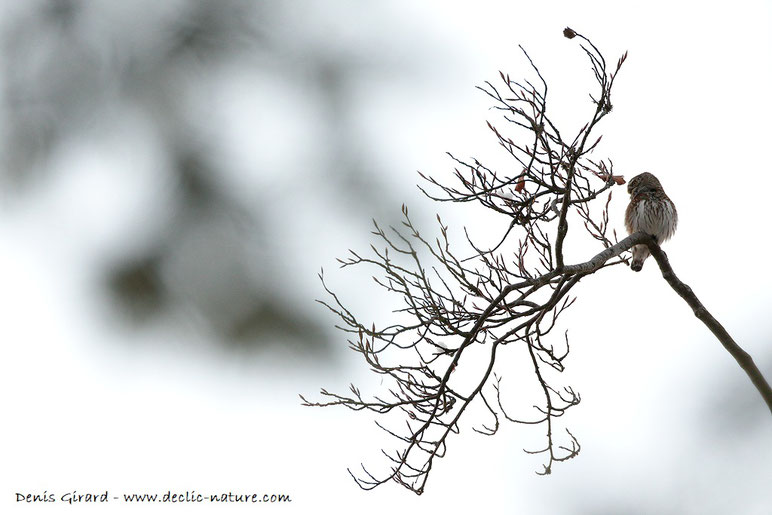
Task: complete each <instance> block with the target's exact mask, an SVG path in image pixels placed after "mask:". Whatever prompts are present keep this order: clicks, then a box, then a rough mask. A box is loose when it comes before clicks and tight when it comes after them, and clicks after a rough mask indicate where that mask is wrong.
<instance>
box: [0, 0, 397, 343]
mask: <svg viewBox="0 0 772 515" xmlns="http://www.w3.org/2000/svg"><path fill="white" fill-rule="evenodd" d="M142 3H143V4H144V7H142V5H133V6H131V7H127V5H131V4H132V3H129V4H122V3H120V2H116V3H114V4H113V3H110V2H105V3H99V4H96V3H90V2H81V1H76V0H51V1H45V2H30V3H28V4H27V5H25V6H24V7H23V8H19V9H17V10H16V12H14V16H15V18H14V20H13V23H6V29H5V31H4V33H3V34H2V59H3V64H2V66H3V70H2V74H3V79H2V80H3V83H4V84H3V86H4V90H3V105H2V116H3V117H4V118H5V120H4V122H5V124H4V125H5V131H4V133H3V134H2V138H3V140H4V141H3V142H2V143H3V148H4V152H5V155H4V166H3V176H2V178H3V180H4V183H5V184H4V186H5V187H6V188H8V189H9V190H11V191H13V192H15V194H19V195H23V193H24V189H25V186H27V185H29V184H31V183H35V182H40V181H47V180H51V179H52V177H51V176H52V175H53V174H55V172H56V169H55V167H52V166H50V162H49V160H48V158H50V157H51V156H52V155H53V154H54V152H55V151H56V150H57V148H60V147H62V146H65V145H67V144H69V142H71V141H73V140H76V139H77V138H89V137H90V136H89V131H93V130H94V127H95V126H99V127H102V126H103V125H102V124H104V123H105V122H104V120H109V119H110V117H111V116H112V117H116V116H120V112H121V111H120V110H121V109H124V108H126V107H127V106H130V107H131V108H132V110H133V111H132V112H134V113H136V112H137V111H139V112H140V113H141V115H142V116H143V117H144V118H145V121H146V122H149V123H150V125H151V126H152V127H154V129H155V132H156V133H157V134H158V135H159V137H160V138H161V142H160V143H161V147H162V149H163V151H164V152H165V153H166V154H167V155H166V162H167V163H170V165H168V164H167V165H166V166H159V170H158V173H162V174H171V176H172V177H171V178H170V181H168V182H170V183H171V184H174V185H176V188H177V191H175V192H174V195H172V197H173V203H174V205H173V206H171V208H170V209H168V212H169V213H171V215H170V216H169V217H168V220H165V221H164V222H163V224H164V225H163V229H162V231H161V235H160V236H154V237H151V238H149V239H150V240H151V242H150V243H149V244H145V245H143V246H142V248H140V249H137V251H136V252H135V253H134V254H133V255H124V256H121V257H120V258H117V259H116V258H114V257H113V258H110V259H109V260H108V262H105V263H103V267H104V269H103V271H102V273H103V277H104V281H103V282H104V285H105V288H104V292H105V294H106V295H107V296H108V297H109V298H110V299H111V300H112V304H113V305H115V306H116V307H117V309H118V310H119V312H120V313H122V314H124V315H126V316H125V319H126V320H127V321H128V322H130V323H135V324H142V323H146V322H147V321H149V320H152V319H158V318H159V317H163V316H166V315H169V314H170V313H171V312H172V311H177V312H179V311H180V310H181V309H182V310H183V311H184V310H186V309H188V308H189V307H190V306H193V307H194V309H195V310H196V311H197V313H200V315H201V316H199V317H198V318H200V319H201V320H203V322H204V323H205V324H206V325H207V327H209V329H211V330H213V331H214V332H215V333H216V334H218V335H219V336H220V337H221V339H224V340H225V341H231V342H240V343H241V344H257V345H262V344H264V343H266V342H267V340H268V339H269V338H267V337H268V336H271V335H284V336H290V339H291V340H293V341H296V342H298V344H299V345H301V346H303V345H305V346H306V348H305V349H304V350H317V351H321V350H322V349H321V348H320V347H323V346H324V345H323V343H324V342H326V341H327V340H326V338H325V336H324V330H323V329H321V328H320V325H319V324H317V322H316V319H315V318H314V315H312V314H311V313H315V311H312V310H313V309H315V306H314V304H313V303H312V302H311V299H310V298H308V299H307V298H299V296H298V293H297V292H295V293H293V292H289V291H288V290H290V288H287V287H286V286H285V285H283V284H282V281H281V280H279V279H277V276H276V274H277V271H280V270H281V269H282V264H283V263H282V261H283V257H282V256H281V255H280V254H281V252H280V250H278V249H276V248H275V247H276V242H275V241H271V240H270V239H268V238H266V236H265V231H264V230H262V226H263V223H264V218H265V216H264V215H265V213H264V211H263V210H264V209H267V208H266V207H265V206H262V205H256V206H255V205H249V206H245V205H242V204H243V201H239V200H237V199H236V198H235V196H234V195H232V194H230V192H229V191H227V189H226V187H225V186H224V185H222V184H221V181H220V180H219V179H218V177H221V176H222V175H223V174H222V173H221V172H222V171H223V168H224V167H227V166H229V164H228V163H225V162H222V161H223V160H218V159H217V158H216V157H212V156H216V155H217V153H216V152H214V153H212V152H209V151H208V150H210V149H207V148H206V145H204V144H203V143H202V142H205V141H209V140H210V139H211V138H208V134H207V131H217V128H216V127H211V126H210V123H209V122H208V120H206V119H202V115H200V114H199V111H201V110H198V109H196V106H191V105H190V102H191V100H188V98H187V97H185V95H184V93H185V92H186V91H189V90H190V88H191V84H194V83H195V82H196V81H199V82H201V83H202V86H201V88H202V89H201V91H202V92H203V93H201V96H199V97H196V96H194V98H198V99H199V100H200V99H201V98H206V91H207V90H206V85H207V80H208V79H209V78H210V77H212V76H216V75H217V73H218V67H219V66H220V65H221V64H222V62H223V61H228V62H231V63H232V62H233V61H234V60H236V61H237V62H242V61H243V66H244V67H258V68H261V67H264V68H266V69H267V70H268V71H267V73H279V74H281V73H288V74H292V73H296V72H295V71H292V70H291V68H292V67H295V66H297V63H298V62H301V63H302V65H303V66H304V67H306V68H307V70H308V71H307V73H306V74H305V80H309V81H314V82H315V85H314V86H313V87H315V88H316V89H317V90H318V91H320V92H322V94H321V95H318V98H319V102H322V103H326V104H327V105H324V106H320V107H321V108H322V109H321V110H322V112H326V113H327V115H326V119H325V123H327V124H328V126H327V127H326V128H324V129H325V130H324V134H320V138H321V137H322V136H323V139H324V140H325V141H324V143H325V144H329V145H330V146H331V147H332V149H333V151H334V152H333V154H334V157H331V160H332V159H334V160H336V161H335V162H329V163H320V165H319V171H318V172H317V173H319V174H330V175H331V176H330V177H325V179H324V181H323V182H325V183H327V184H331V186H330V187H328V188H327V189H326V190H325V189H321V190H320V191H319V194H321V195H327V196H328V197H330V201H331V202H339V201H340V199H342V198H348V199H360V201H361V202H354V203H353V204H354V209H359V210H366V209H373V206H374V205H376V206H377V205H378V204H381V205H382V204H383V203H384V202H385V200H384V198H383V195H382V192H379V195H373V194H370V195H367V196H363V195H362V193H363V192H365V191H368V190H371V191H372V188H368V187H367V185H368V183H369V182H373V181H374V180H375V179H374V178H373V177H374V175H375V172H374V167H373V163H369V164H368V165H367V166H365V163H364V159H363V158H362V157H361V156H362V154H363V152H362V150H361V149H356V148H352V147H351V146H350V145H347V142H346V140H347V139H348V137H349V135H350V131H351V130H352V129H351V127H346V117H345V113H344V112H343V111H345V104H346V99H345V95H346V94H347V92H346V88H348V87H349V84H348V83H349V82H350V78H351V76H352V75H355V74H356V70H353V68H352V67H354V68H355V67H356V66H358V65H357V64H356V63H355V62H352V61H351V60H350V59H348V58H347V57H345V56H341V55H338V54H336V53H334V52H328V53H324V50H323V49H320V48H317V47H315V46H313V45H309V48H307V49H305V50H304V49H303V48H302V44H301V49H300V50H299V51H298V50H297V46H298V43H297V41H294V38H293V35H292V34H291V33H287V32H282V30H277V29H276V27H277V26H281V25H282V19H281V17H282V16H284V15H285V14H284V13H282V12H281V3H277V2H252V1H246V0H245V1H239V0H223V1H183V2H174V3H169V4H166V3H164V2H161V3H153V2H140V4H142ZM116 9H117V11H116ZM122 9H130V10H131V11H132V17H129V19H127V20H126V23H133V24H134V25H135V28H136V30H139V31H146V33H142V34H139V35H138V34H137V33H136V31H135V30H132V29H129V30H127V29H126V28H125V27H123V28H122V29H123V30H117V29H120V28H121V27H120V26H119V25H120V24H122V23H123V22H124V20H123V19H122V16H121V12H120V11H121V10H122ZM138 12H140V13H142V14H141V15H138V14H137V13H138ZM143 17H144V18H143ZM113 29H116V30H113ZM268 29H270V30H268ZM290 39H292V40H293V41H290ZM289 43H291V44H292V45H290V46H293V45H294V46H293V48H294V50H293V52H295V55H294V57H293V58H292V59H288V57H287V56H288V51H287V50H286V48H285V46H286V45H287V44H289ZM312 46H313V48H312ZM306 51H307V55H303V52H306ZM298 52H300V54H301V55H300V56H298V55H297V53H298ZM352 70H353V71H352ZM271 101H272V99H270V98H266V99H265V102H271ZM116 112H117V113H118V114H117V115H116ZM107 123H109V122H107ZM97 124H100V125H97ZM108 130H109V129H108ZM255 144H256V146H258V147H259V145H260V142H259V141H256V142H255ZM135 151H136V153H141V152H143V149H142V148H137V149H136V150H135ZM256 173H257V174H260V173H261V171H260V170H257V171H256ZM368 177H369V178H368ZM353 178H356V180H352V179H353ZM320 182H322V181H320ZM120 194H121V192H120V191H116V192H115V195H116V196H117V195H120ZM376 209H379V208H377V207H376ZM361 214H362V215H363V216H365V218H367V217H368V216H369V215H370V214H371V213H368V212H362V213H361ZM287 237H295V238H302V237H303V236H302V235H287ZM254 249H259V251H258V252H255V250H254ZM293 295H294V296H293Z"/></svg>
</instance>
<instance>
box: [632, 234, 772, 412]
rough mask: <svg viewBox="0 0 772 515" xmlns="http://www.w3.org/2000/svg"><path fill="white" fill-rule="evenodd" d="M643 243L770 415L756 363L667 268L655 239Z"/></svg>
mask: <svg viewBox="0 0 772 515" xmlns="http://www.w3.org/2000/svg"><path fill="white" fill-rule="evenodd" d="M645 243H646V245H648V247H649V251H650V252H651V255H652V256H654V259H656V260H657V264H658V265H659V269H660V271H661V272H662V277H664V278H665V280H666V281H667V283H668V284H669V285H670V287H671V288H673V290H675V292H676V293H677V294H678V295H680V297H681V298H682V299H684V300H685V301H686V303H687V304H688V305H689V307H690V308H692V311H694V316H696V317H697V318H698V319H699V320H700V321H701V322H702V323H703V324H705V326H706V327H707V328H708V329H710V332H711V333H713V335H714V336H715V337H716V338H717V339H718V341H720V342H721V345H723V346H724V348H725V349H726V350H727V352H729V354H731V355H732V357H733V358H734V359H735V360H736V361H737V364H738V365H740V368H742V369H743V370H744V371H745V373H746V374H747V375H748V378H749V379H750V380H751V382H752V383H753V386H755V387H756V389H757V390H758V391H759V393H760V394H761V397H762V398H763V399H764V402H766V404H767V407H768V408H769V411H770V413H772V388H770V386H769V383H768V382H767V380H766V379H765V378H764V375H763V374H762V373H761V371H760V370H759V368H758V367H757V366H756V363H754V362H753V358H752V357H751V355H750V354H748V353H747V352H745V351H744V350H743V349H742V347H740V346H739V345H737V342H735V341H734V339H733V338H732V337H731V336H730V335H729V333H728V332H727V330H726V329H724V326H723V325H721V323H720V322H719V321H718V320H716V319H715V318H714V317H713V315H711V314H710V312H709V311H708V310H707V309H706V308H705V306H703V305H702V302H700V299H698V298H697V295H695V294H694V291H692V289H691V288H690V287H689V286H688V285H686V284H684V283H683V282H682V281H681V280H680V279H679V278H678V277H677V276H676V274H675V272H674V271H673V268H672V267H671V266H670V260H668V258H667V254H665V252H664V251H663V250H662V249H661V248H660V246H659V245H657V243H656V242H655V241H654V239H653V238H647V240H646V241H645Z"/></svg>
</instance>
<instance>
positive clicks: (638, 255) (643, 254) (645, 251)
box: [630, 245, 649, 272]
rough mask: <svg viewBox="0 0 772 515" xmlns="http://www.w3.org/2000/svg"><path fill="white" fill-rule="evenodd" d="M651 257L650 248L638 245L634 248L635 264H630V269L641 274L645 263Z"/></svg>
mask: <svg viewBox="0 0 772 515" xmlns="http://www.w3.org/2000/svg"><path fill="white" fill-rule="evenodd" d="M647 257H649V247H647V246H646V245H636V246H634V247H633V262H632V263H631V264H630V268H632V269H633V271H634V272H640V271H641V268H643V262H644V261H646V258H647Z"/></svg>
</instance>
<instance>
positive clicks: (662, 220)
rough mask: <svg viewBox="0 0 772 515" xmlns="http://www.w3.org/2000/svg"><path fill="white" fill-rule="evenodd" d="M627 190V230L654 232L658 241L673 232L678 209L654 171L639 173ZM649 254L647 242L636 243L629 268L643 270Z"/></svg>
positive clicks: (666, 237)
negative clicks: (643, 243)
mask: <svg viewBox="0 0 772 515" xmlns="http://www.w3.org/2000/svg"><path fill="white" fill-rule="evenodd" d="M627 192H628V193H629V194H630V204H629V205H628V206H627V210H626V211H625V227H626V228H627V232H628V233H630V234H633V233H635V232H638V231H643V232H645V233H647V234H651V235H652V236H654V239H655V240H656V241H657V243H662V242H664V241H665V240H667V239H669V238H670V237H671V236H673V233H675V230H676V225H677V224H678V212H677V211H676V207H675V204H673V201H672V200H670V198H669V197H668V196H667V195H666V194H665V190H663V189H662V184H660V182H659V180H658V179H657V178H656V177H654V175H652V174H650V173H648V172H644V173H642V174H639V175H636V176H635V177H633V178H632V180H631V181H630V182H629V183H628V184H627ZM647 257H649V248H648V247H647V246H646V245H635V246H634V247H633V262H632V264H631V265H630V268H632V269H633V270H634V271H636V272H640V271H641V268H642V267H643V262H644V261H645V260H646V258H647Z"/></svg>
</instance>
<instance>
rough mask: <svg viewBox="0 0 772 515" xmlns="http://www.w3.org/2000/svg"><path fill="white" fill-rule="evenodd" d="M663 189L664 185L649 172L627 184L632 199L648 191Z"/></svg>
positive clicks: (637, 176) (639, 175)
mask: <svg viewBox="0 0 772 515" xmlns="http://www.w3.org/2000/svg"><path fill="white" fill-rule="evenodd" d="M661 189H662V184H660V182H659V179H657V178H656V177H655V176H654V174H651V173H649V172H643V173H641V174H638V175H636V176H635V177H633V178H632V179H631V180H630V182H628V183H627V192H628V193H629V194H630V196H631V197H635V196H636V195H637V194H639V193H641V192H644V191H647V190H652V191H653V190H661Z"/></svg>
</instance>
